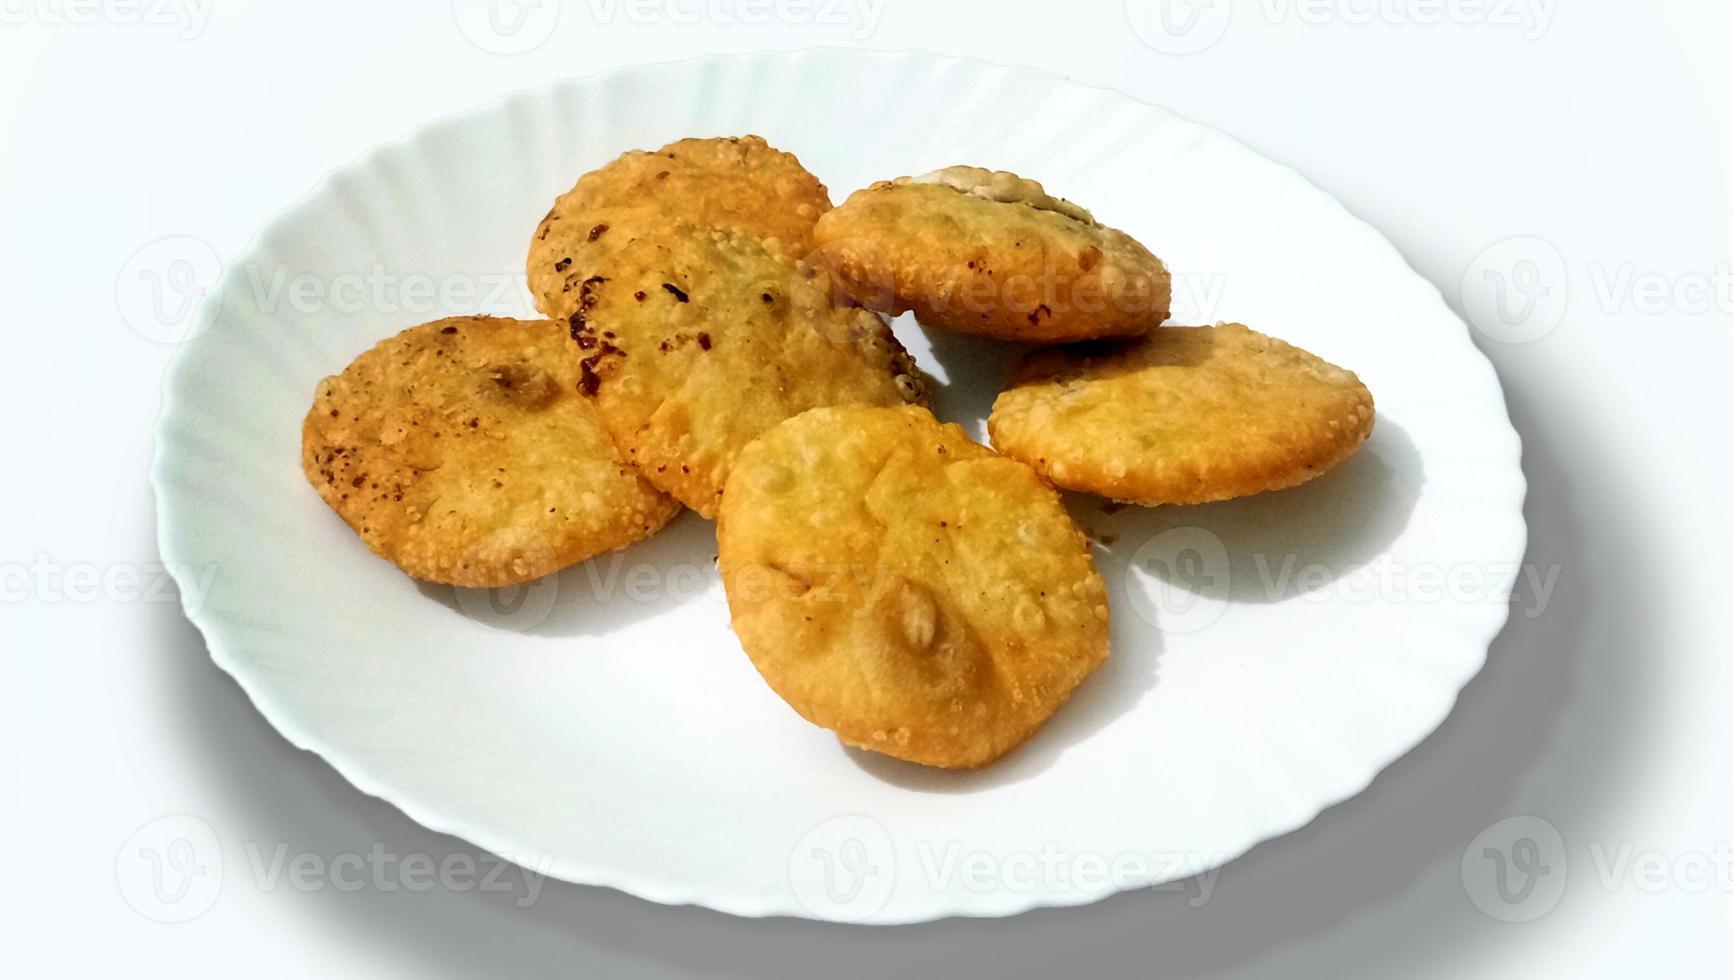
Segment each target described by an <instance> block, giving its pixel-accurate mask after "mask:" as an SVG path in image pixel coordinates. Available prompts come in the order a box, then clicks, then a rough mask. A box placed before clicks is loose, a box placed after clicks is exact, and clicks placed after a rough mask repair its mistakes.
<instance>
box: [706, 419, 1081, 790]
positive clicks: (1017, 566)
mask: <svg viewBox="0 0 1733 980" xmlns="http://www.w3.org/2000/svg"><path fill="white" fill-rule="evenodd" d="M718 540H719V542H720V548H719V550H720V552H721V555H720V563H721V569H722V581H723V584H724V586H725V588H726V590H727V594H728V608H729V611H730V613H731V614H732V617H733V624H734V631H735V632H736V633H737V634H738V635H739V637H740V642H741V645H742V646H744V647H745V649H746V652H747V654H748V655H749V656H750V657H751V659H752V662H753V664H754V665H755V666H756V667H757V668H758V671H759V673H760V674H762V675H763V677H764V679H765V680H766V681H767V682H768V683H769V684H770V686H771V688H772V689H774V690H775V691H776V693H777V694H778V695H780V696H781V697H782V698H783V699H784V700H785V701H787V702H788V703H789V705H791V706H792V707H793V708H794V710H795V711H797V712H799V713H800V714H801V715H802V716H803V717H805V718H806V719H807V720H809V721H811V722H813V723H814V724H816V725H820V726H822V727H825V728H828V729H831V730H833V731H835V732H836V733H837V735H838V736H839V737H840V738H841V739H842V740H843V741H844V742H846V743H848V744H850V745H856V746H859V747H861V748H866V749H872V750H873V751H876V752H883V753H885V754H887V755H892V756H895V757H897V758H900V759H906V760H909V761H911V762H918V763H922V764H924V765H930V766H941V767H946V768H967V767H974V766H981V765H985V764H987V763H989V762H992V761H993V760H995V759H997V758H999V757H1000V756H1002V755H1004V754H1005V753H1006V752H1008V751H1010V750H1011V749H1012V748H1014V747H1016V746H1017V745H1019V744H1021V743H1022V742H1023V741H1024V740H1026V739H1027V738H1029V736H1030V735H1031V734H1033V733H1034V731H1035V730H1036V729H1037V728H1039V727H1040V725H1041V724H1042V723H1043V722H1044V721H1046V720H1047V718H1048V717H1049V716H1051V715H1052V714H1053V712H1054V711H1055V710H1056V709H1058V707H1059V706H1060V705H1061V704H1063V703H1064V702H1065V700H1066V699H1067V698H1069V697H1070V695H1071V693H1072V691H1073V690H1075V689H1076V687H1077V685H1078V684H1080V683H1081V682H1082V681H1083V680H1084V678H1086V677H1088V676H1089V674H1090V673H1091V672H1092V671H1094V670H1095V669H1096V667H1098V666H1100V664H1101V663H1102V662H1103V660H1105V659H1106V657H1107V653H1108V620H1107V595H1106V588H1105V586H1104V585H1103V583H1102V580H1101V577H1100V576H1099V575H1098V574H1096V571H1095V567H1094V565H1093V563H1092V561H1091V559H1090V555H1089V548H1088V544H1087V542H1086V541H1085V540H1084V537H1083V535H1082V533H1081V532H1079V531H1078V529H1077V527H1076V525H1075V524H1073V523H1072V521H1071V518H1070V516H1069V515H1068V514H1067V513H1066V512H1065V509H1064V507H1063V506H1062V505H1061V504H1060V501H1059V497H1058V494H1057V493H1056V492H1055V491H1054V490H1053V489H1052V488H1051V487H1049V486H1048V485H1047V484H1046V483H1044V482H1043V481H1042V480H1041V479H1040V478H1039V477H1037V476H1036V475H1035V473H1034V472H1033V471H1032V470H1030V469H1029V468H1028V467H1027V466H1024V465H1023V464H1022V463H1019V462H1016V461H1015V460H1011V459H1006V458H1005V457H1002V456H999V455H998V454H996V453H994V452H993V451H992V450H989V449H987V448H986V447H984V446H980V445H978V444H976V443H974V442H971V441H970V440H969V439H968V437H967V436H965V435H964V434H963V431H962V430H961V429H960V428H958V427H957V426H955V425H949V424H942V423H940V422H938V421H936V420H935V419H934V418H933V416H932V415H931V414H930V413H929V412H927V411H926V410H925V409H921V408H913V407H910V408H898V409H875V408H863V407H844V408H823V409H815V410H813V411H810V412H807V413H805V414H804V415H801V416H799V417H797V418H795V419H793V420H792V421H788V422H784V423H783V424H782V425H780V426H778V427H776V428H775V429H772V430H771V431H770V432H769V433H767V434H766V435H765V436H764V437H763V438H762V439H760V440H759V441H757V442H756V443H754V444H753V445H752V446H751V447H749V448H748V449H747V450H746V451H745V452H744V453H743V454H742V455H741V457H740V460H739V462H738V464H737V465H736V467H735V469H734V471H733V474H732V475H731V476H730V478H729V481H728V493H727V495H726V496H725V497H724V498H723V501H722V512H721V522H720V524H719V526H718Z"/></svg>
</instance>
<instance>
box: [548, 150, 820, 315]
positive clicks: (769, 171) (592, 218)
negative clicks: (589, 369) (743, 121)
mask: <svg viewBox="0 0 1733 980" xmlns="http://www.w3.org/2000/svg"><path fill="white" fill-rule="evenodd" d="M829 210H830V195H829V193H828V192H826V191H825V189H824V184H822V183H820V182H819V179H818V178H817V177H815V176H813V175H812V174H811V173H809V172H808V171H807V170H806V168H805V167H802V166H801V165H800V161H799V160H797V159H796V158H795V157H794V155H793V154H791V153H784V152H783V151H781V150H778V149H776V148H775V147H773V146H771V145H770V144H768V143H766V142H765V141H764V140H763V138H761V137H758V136H741V137H722V138H714V139H683V140H680V141H679V142H676V143H670V144H668V145H667V146H664V147H662V148H661V149H660V150H657V151H655V152H649V151H645V150H634V151H632V152H630V153H626V154H624V155H623V156H621V157H619V158H617V159H615V160H614V161H613V162H612V163H609V164H607V165H606V166H604V167H601V168H599V169H597V170H592V171H590V172H589V173H587V174H585V175H584V176H583V177H581V178H579V180H578V183H577V185H576V186H575V187H573V188H572V189H571V190H570V191H567V192H566V193H565V194H563V195H561V196H560V198H559V199H558V200H557V201H555V202H554V206H553V209H552V210H551V211H549V212H548V214H547V217H545V218H543V219H542V221H541V224H540V225H538V226H537V227H536V232H535V235H534V237H533V238H532V239H531V242H530V253H529V276H530V290H531V294H532V295H534V296H535V297H536V300H537V306H538V308H539V309H540V310H541V311H542V312H543V313H545V314H547V315H548V316H551V317H553V318H555V319H563V318H565V317H567V316H569V315H571V309H570V308H569V305H570V300H569V292H570V286H571V285H572V279H571V277H570V275H569V274H568V273H569V272H570V267H571V266H572V265H573V264H574V263H575V264H576V265H577V266H579V267H582V266H584V265H586V264H587V263H586V262H585V261H584V260H583V259H582V255H583V253H584V252H586V251H592V250H594V249H595V248H596V247H597V246H606V244H607V242H606V241H605V240H604V239H605V237H606V236H607V235H609V233H610V232H614V233H618V232H621V231H625V232H627V233H628V234H631V235H640V234H646V233H649V232H653V231H656V230H658V229H664V228H668V227H670V226H673V225H679V224H684V225H691V226H694V227H699V228H726V229H729V230H731V231H736V232H739V233H740V234H742V235H744V236H746V237H748V238H774V239H777V240H778V241H779V242H781V243H782V246H783V249H784V250H785V251H789V252H791V253H792V254H794V255H799V256H805V255H806V254H808V253H809V252H810V251H811V250H812V248H813V240H812V228H813V223H814V222H816V221H817V220H818V216H819V215H821V214H823V213H824V212H826V211H829Z"/></svg>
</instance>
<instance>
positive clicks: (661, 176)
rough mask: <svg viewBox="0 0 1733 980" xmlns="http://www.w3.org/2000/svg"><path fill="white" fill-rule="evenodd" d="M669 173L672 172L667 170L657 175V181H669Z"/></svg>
mask: <svg viewBox="0 0 1733 980" xmlns="http://www.w3.org/2000/svg"><path fill="white" fill-rule="evenodd" d="M669 173H670V171H667V170H664V171H662V172H661V173H658V174H657V175H656V179H657V180H667V179H668V174H669Z"/></svg>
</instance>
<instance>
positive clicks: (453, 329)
mask: <svg viewBox="0 0 1733 980" xmlns="http://www.w3.org/2000/svg"><path fill="white" fill-rule="evenodd" d="M439 332H440V333H456V332H457V328H456V327H444V328H442V329H441V330H440V331H439Z"/></svg>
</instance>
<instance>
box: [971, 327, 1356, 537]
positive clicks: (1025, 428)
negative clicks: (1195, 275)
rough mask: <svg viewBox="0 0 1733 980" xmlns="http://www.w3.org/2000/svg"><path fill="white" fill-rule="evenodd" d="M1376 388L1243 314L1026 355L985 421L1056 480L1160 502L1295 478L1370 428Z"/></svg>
mask: <svg viewBox="0 0 1733 980" xmlns="http://www.w3.org/2000/svg"><path fill="white" fill-rule="evenodd" d="M1373 417H1374V410H1373V404H1372V393H1371V392H1370V391H1368V390H1366V386H1365V385H1363V384H1361V383H1360V379H1359V378H1358V377H1356V376H1355V375H1354V373H1353V372H1352V371H1347V370H1344V369H1342V368H1339V367H1336V366H1335V365H1333V364H1330V363H1329V362H1327V361H1324V360H1323V359H1321V358H1319V357H1316V356H1314V355H1312V354H1309V353H1307V352H1306V351H1303V350H1301V349H1299V348H1298V347H1294V346H1293V345H1291V344H1287V343H1284V342H1282V341H1280V340H1277V339H1275V338H1273V337H1267V336H1265V335H1263V334H1261V333H1258V332H1257V331H1255V330H1251V329H1249V328H1247V327H1245V326H1243V325H1241V324H1237V323H1229V324H1222V325H1220V326H1215V327H1164V328H1162V329H1160V330H1157V331H1155V332H1154V333H1151V334H1150V335H1148V336H1147V337H1143V338H1140V339H1137V340H1134V341H1129V342H1120V343H1116V344H1101V345H1082V346H1080V347H1056V348H1050V349H1046V350H1040V351H1036V352H1034V353H1032V354H1030V355H1029V356H1028V357H1027V358H1026V359H1025V360H1024V363H1023V366H1022V368H1021V369H1020V370H1019V372H1018V374H1017V377H1016V379H1015V380H1014V381H1013V382H1012V384H1011V386H1010V387H1009V388H1008V389H1006V390H1005V391H1004V392H1003V393H1001V394H1000V395H999V398H998V400H997V401H996V402H995V403H994V404H993V414H992V417H991V418H990V419H989V420H988V431H989V433H990V434H991V436H992V440H993V445H994V446H995V447H997V448H998V450H999V451H1000V452H1002V453H1005V454H1006V455H1008V456H1013V457H1016V458H1017V459H1021V460H1023V461H1024V462H1026V463H1028V464H1029V465H1031V466H1033V467H1035V469H1036V470H1038V471H1040V472H1041V474H1042V475H1043V476H1046V477H1047V478H1048V479H1049V480H1052V481H1053V482H1054V483H1055V484H1057V485H1059V486H1061V487H1066V488H1069V489H1072V490H1083V491H1087V492H1089V493H1096V494H1100V495H1102V496H1104V497H1111V498H1113V499H1115V500H1121V501H1126V502H1129V503H1137V504H1145V505H1149V506H1154V505H1157V504H1196V503H1206V502H1208V501H1213V500H1225V499H1228V498H1230V497H1240V496H1245V495H1247V494H1253V493H1259V492H1262V491H1265V490H1279V489H1281V488H1283V487H1291V486H1295V485H1297V484H1300V483H1304V482H1306V481H1307V480H1310V479H1312V478H1313V477H1316V476H1318V475H1320V474H1322V473H1324V472H1325V471H1327V470H1329V469H1330V468H1331V467H1333V466H1335V465H1336V464H1338V463H1340V462H1341V461H1342V460H1344V459H1347V458H1348V457H1349V456H1350V455H1352V454H1353V453H1354V451H1355V450H1357V449H1359V448H1360V445H1361V443H1363V442H1365V440H1366V439H1367V438H1368V437H1369V436H1370V435H1371V434H1372V423H1373Z"/></svg>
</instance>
